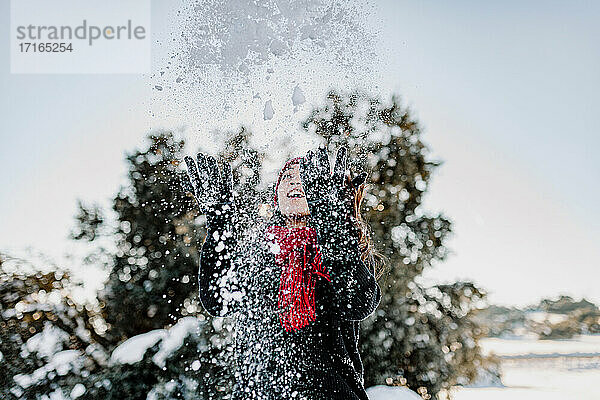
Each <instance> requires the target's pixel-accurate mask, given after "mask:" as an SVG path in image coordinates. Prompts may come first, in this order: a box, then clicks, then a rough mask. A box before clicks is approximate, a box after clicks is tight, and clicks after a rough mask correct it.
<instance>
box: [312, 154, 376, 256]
mask: <svg viewBox="0 0 600 400" xmlns="http://www.w3.org/2000/svg"><path fill="white" fill-rule="evenodd" d="M347 154H348V151H347V149H346V147H340V149H339V150H338V152H337V154H336V159H335V164H334V167H333V172H331V167H330V164H329V158H328V156H327V150H326V149H325V148H324V147H320V148H319V149H318V150H317V151H316V152H313V151H309V152H308V153H307V154H306V156H305V157H304V158H303V159H302V161H301V162H300V178H301V180H302V186H303V189H304V193H305V194H306V200H307V202H308V207H309V210H310V214H311V221H312V224H313V225H314V226H315V227H316V229H317V234H318V236H319V237H320V238H321V241H322V242H323V243H322V244H323V246H324V248H325V250H326V251H329V252H335V251H336V249H337V250H341V249H340V246H339V245H340V244H342V245H344V246H350V247H355V246H356V247H357V240H358V235H359V232H358V228H357V227H356V226H355V219H354V194H355V192H356V189H357V188H358V187H359V186H360V185H361V184H363V183H364V181H365V179H366V176H367V175H366V173H361V174H360V175H358V176H356V177H354V178H353V179H350V178H349V174H348V171H347V168H346V163H347ZM342 238H346V239H347V240H346V241H343V240H341V239H342ZM350 242H353V243H354V244H350Z"/></svg>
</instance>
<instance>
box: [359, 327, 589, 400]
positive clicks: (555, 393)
mask: <svg viewBox="0 0 600 400" xmlns="http://www.w3.org/2000/svg"><path fill="white" fill-rule="evenodd" d="M482 346H483V348H484V350H485V351H488V352H494V353H495V354H497V355H498V356H501V357H502V360H503V361H502V372H503V376H502V381H503V383H504V386H505V387H479V388H455V389H454V391H453V395H452V398H453V400H481V399H485V400H524V399H528V400H600V384H598V383H599V382H600V335H583V336H579V337H577V338H576V339H571V340H543V341H540V340H533V339H486V340H484V341H483V342H482ZM374 389H376V388H370V389H369V396H370V398H371V400H405V399H406V400H408V399H412V397H407V396H406V393H400V392H398V393H397V396H396V394H392V393H391V392H389V391H388V392H386V393H384V392H382V391H381V390H374Z"/></svg>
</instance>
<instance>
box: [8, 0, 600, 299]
mask: <svg viewBox="0 0 600 400" xmlns="http://www.w3.org/2000/svg"><path fill="white" fill-rule="evenodd" d="M175 4H176V2H166V1H161V2H159V1H153V3H152V6H153V10H152V12H153V19H152V33H153V35H156V37H157V38H158V39H164V38H165V37H167V35H166V34H167V33H168V32H169V28H170V25H169V23H170V22H169V21H170V20H169V18H168V16H169V15H171V13H172V12H173V10H175V9H176V6H175ZM376 11H377V12H376V14H375V15H374V17H373V18H372V20H373V21H376V23H377V26H378V28H379V29H380V35H379V36H378V42H379V47H378V48H377V52H378V54H379V57H378V59H377V63H378V64H379V68H380V69H381V70H382V71H384V72H385V73H384V74H383V75H378V77H377V81H376V84H377V85H378V86H379V88H380V92H381V93H384V94H388V93H392V92H395V93H399V94H401V96H402V97H403V99H404V101H405V102H406V103H407V104H408V105H409V106H410V107H411V108H412V109H413V110H414V112H415V114H416V116H417V117H418V119H419V120H420V121H421V123H422V125H423V127H424V130H425V134H424V140H425V141H426V142H427V143H428V144H429V145H430V146H431V148H432V150H433V156H434V158H437V159H441V160H443V161H444V165H443V166H442V167H441V168H439V169H438V172H437V174H436V175H435V176H434V178H433V180H432V182H431V186H430V189H429V193H428V195H427V197H426V200H425V208H426V209H427V210H430V211H443V212H444V213H445V214H446V215H447V216H449V217H450V218H451V219H452V220H453V221H454V236H453V238H452V239H451V240H450V242H449V246H450V247H451V249H452V250H453V254H452V255H451V256H450V257H449V259H448V260H447V262H445V263H444V264H442V265H439V266H436V267H435V268H434V269H431V270H430V271H428V272H427V274H426V278H427V279H428V280H432V281H448V280H453V279H456V278H461V279H472V280H475V281H476V282H477V283H479V284H480V285H481V286H483V287H484V288H486V289H488V290H489V291H490V296H491V297H490V298H491V300H492V301H496V302H500V303H505V304H524V303H529V302H533V301H536V300H538V299H539V298H540V297H541V296H554V295H557V294H559V293H565V294H570V295H573V296H575V297H580V296H583V295H585V296H588V297H590V298H592V299H593V300H595V301H596V302H600V286H599V283H598V282H600V268H599V267H600V265H599V261H598V260H599V259H600V246H598V243H597V241H598V239H599V238H600V211H599V208H598V204H600V185H598V182H599V181H600V159H599V157H598V155H597V148H598V147H599V146H600V139H599V138H600V122H598V115H599V114H600V100H599V98H598V95H597V92H598V91H599V90H600V46H599V45H598V41H597V38H598V37H600V27H599V25H598V24H597V21H598V17H599V16H600V3H597V2H583V1H573V2H562V1H561V2H559V1H528V2H523V1H505V2H477V1H461V2H452V3H449V2H442V1H420V2H414V1H413V2H409V1H391V0H390V1H382V2H377V9H376ZM9 15H10V13H9V3H8V2H1V3H0V47H1V48H2V53H1V56H0V57H1V61H2V62H1V63H0V83H1V85H0V87H1V90H2V93H1V96H0V117H1V118H2V121H3V124H2V128H1V135H2V142H1V147H0V170H2V173H1V174H0V248H2V249H9V250H10V249H19V248H22V247H24V246H32V247H33V248H36V249H39V250H42V251H45V252H48V253H50V254H54V255H56V254H60V253H62V252H64V251H67V250H68V249H69V248H70V244H68V241H67V240H66V236H67V233H68V230H69V228H70V227H71V226H72V220H73V214H74V211H75V205H76V199H78V198H81V199H84V200H93V201H101V202H105V203H106V202H107V201H108V199H109V198H110V196H111V195H113V194H114V193H115V191H116V190H117V189H118V187H119V185H120V184H121V183H122V182H123V179H124V173H125V166H124V163H123V154H124V152H125V151H128V150H130V149H132V148H133V147H135V146H137V145H139V144H140V143H141V141H142V140H143V137H144V135H145V133H146V132H148V130H149V129H154V128H159V127H166V128H178V127H179V126H181V125H185V124H188V123H189V121H187V120H186V118H183V117H181V118H179V114H178V112H177V110H176V109H175V110H173V107H172V106H171V108H169V110H170V113H169V115H167V113H166V112H165V111H163V112H162V113H156V112H155V113H154V116H152V115H151V114H150V112H149V111H150V110H153V111H154V110H155V109H156V108H157V107H156V104H153V99H154V101H155V99H156V93H154V92H153V91H152V85H151V82H150V80H149V79H147V78H146V77H142V76H139V75H102V74H98V75H11V74H10V72H9V65H10V64H9V51H8V34H9V31H8V30H9ZM153 51H154V58H155V60H160V59H161V57H162V55H163V54H164V53H165V51H166V49H165V48H164V46H162V45H161V46H156V48H155V49H153ZM159 63H160V61H157V62H156V66H157V68H158V64H159ZM307 85H308V84H307ZM321 89H322V90H324V89H325V88H324V87H323V88H321ZM305 92H306V93H305V94H306V97H307V104H310V103H311V102H313V103H314V102H317V103H318V102H320V101H321V99H322V95H321V94H318V90H316V89H314V86H313V89H311V88H307V89H306V90H305ZM263 100H264V99H263ZM253 106H254V103H251V105H250V106H249V107H250V108H251V107H253ZM255 108H256V109H254V110H249V111H247V112H248V113H254V114H255V115H260V116H262V108H260V107H258V106H256V107H255ZM182 114H183V113H182ZM298 116H299V114H293V113H291V112H290V113H289V116H288V119H290V118H291V119H293V118H298ZM250 120H252V121H255V120H257V119H256V118H254V119H252V118H250ZM259 120H260V118H259ZM205 123H207V122H205ZM208 124H210V122H208ZM190 140H191V141H192V142H193V143H200V142H202V137H200V136H198V135H197V134H195V135H194V137H191V138H190Z"/></svg>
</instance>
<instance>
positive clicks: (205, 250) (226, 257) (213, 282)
mask: <svg viewBox="0 0 600 400" xmlns="http://www.w3.org/2000/svg"><path fill="white" fill-rule="evenodd" d="M233 227H234V224H233V221H232V218H231V216H230V215H228V214H224V213H221V214H215V213H211V214H207V235H206V239H205V240H204V244H203V245H202V250H201V252H200V267H199V270H198V288H199V292H200V293H199V294H200V302H201V303H202V306H203V307H204V308H205V309H206V311H207V312H208V313H209V314H210V315H211V316H213V317H225V316H227V315H229V314H230V312H231V311H233V306H234V302H233V297H232V296H231V293H232V291H233V289H234V288H233V287H232V285H233V282H228V281H227V272H228V271H229V270H230V269H231V266H232V259H233V254H234V251H235V248H234V247H235V235H234V233H235V232H234V228H233Z"/></svg>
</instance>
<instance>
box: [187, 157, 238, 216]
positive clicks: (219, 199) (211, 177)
mask: <svg viewBox="0 0 600 400" xmlns="http://www.w3.org/2000/svg"><path fill="white" fill-rule="evenodd" d="M184 159H185V163H186V165H187V168H188V177H189V180H190V183H191V186H192V187H193V190H194V196H195V198H196V201H197V202H198V207H199V208H200V212H201V213H203V214H207V215H208V214H213V213H216V214H217V215H219V214H221V213H223V212H226V211H228V210H232V209H233V201H234V198H233V176H232V173H231V166H230V165H229V164H227V163H223V166H222V168H221V171H220V172H219V167H218V165H217V160H216V159H215V158H214V157H212V156H208V155H205V154H202V153H198V156H197V162H196V161H194V159H193V158H192V157H190V156H186V157H185V158H184Z"/></svg>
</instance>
